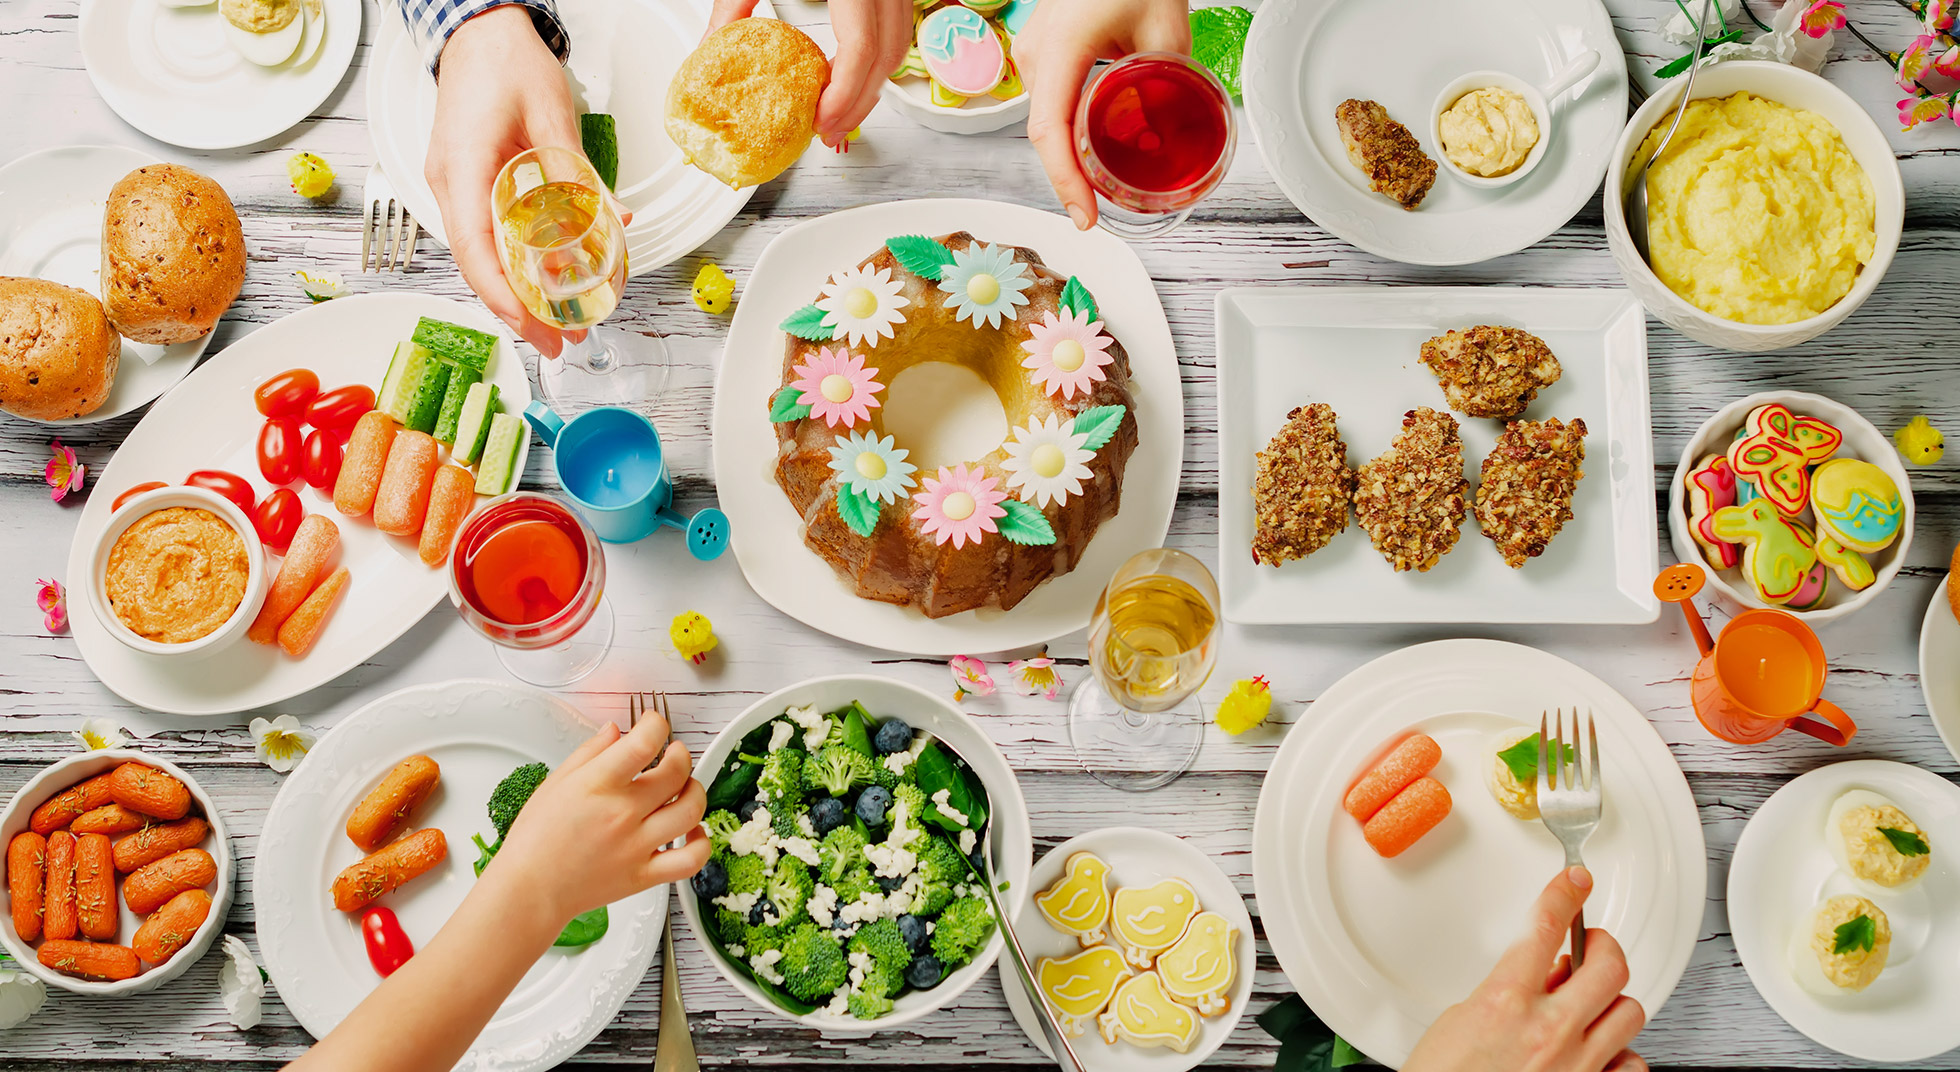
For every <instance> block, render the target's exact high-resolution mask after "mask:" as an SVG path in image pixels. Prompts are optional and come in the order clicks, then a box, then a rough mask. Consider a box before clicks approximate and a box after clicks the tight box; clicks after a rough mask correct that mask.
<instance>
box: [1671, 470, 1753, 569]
mask: <svg viewBox="0 0 1960 1072" xmlns="http://www.w3.org/2000/svg"><path fill="white" fill-rule="evenodd" d="M1735 485H1736V481H1735V468H1734V467H1733V466H1731V465H1729V457H1728V455H1726V454H1710V455H1708V456H1707V457H1705V458H1703V459H1702V460H1701V461H1700V462H1698V463H1696V465H1695V467H1694V468H1693V469H1690V470H1688V479H1687V485H1686V487H1685V489H1684V490H1685V491H1686V492H1687V499H1688V534H1689V535H1690V536H1693V537H1694V538H1695V543H1697V544H1699V545H1700V546H1701V553H1702V557H1703V558H1705V559H1707V560H1708V564H1709V565H1710V566H1713V567H1715V568H1716V569H1734V568H1735V567H1736V566H1737V565H1738V564H1740V563H1741V562H1742V548H1740V547H1737V546H1736V545H1735V544H1732V543H1730V542H1728V541H1727V540H1724V539H1721V538H1719V537H1717V536H1716V535H1715V530H1714V528H1713V527H1712V526H1711V523H1712V521H1713V519H1714V517H1715V511H1717V510H1720V509H1721V508H1723V507H1725V506H1736V505H1739V504H1738V503H1737V502H1736V496H1735V490H1736V488H1735Z"/></svg>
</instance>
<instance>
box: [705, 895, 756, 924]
mask: <svg viewBox="0 0 1960 1072" xmlns="http://www.w3.org/2000/svg"><path fill="white" fill-rule="evenodd" d="M761 896H762V891H761V890H750V891H749V892H747V893H724V894H722V895H721V896H720V897H717V898H715V906H716V907H717V908H726V909H728V910H729V911H730V912H737V913H740V914H741V915H742V916H743V918H747V917H748V914H749V909H751V908H754V907H755V902H756V899H757V898H759V897H761Z"/></svg>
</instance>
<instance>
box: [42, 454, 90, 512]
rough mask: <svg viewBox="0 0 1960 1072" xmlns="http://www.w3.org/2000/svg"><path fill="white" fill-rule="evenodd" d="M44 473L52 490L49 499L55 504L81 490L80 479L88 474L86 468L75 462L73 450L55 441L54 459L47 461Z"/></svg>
mask: <svg viewBox="0 0 1960 1072" xmlns="http://www.w3.org/2000/svg"><path fill="white" fill-rule="evenodd" d="M45 472H46V475H47V479H48V486H49V487H51V488H53V489H54V491H53V492H52V493H50V494H51V497H52V498H53V499H54V501H55V502H60V501H61V500H62V499H64V498H66V497H67V495H68V493H69V492H71V491H80V490H82V479H83V477H84V476H86V475H87V473H88V466H86V465H83V464H82V463H80V462H78V461H76V460H75V448H73V447H67V446H63V445H62V443H61V440H59V439H57V440H55V441H54V457H52V458H50V459H48V467H47V469H46V470H45Z"/></svg>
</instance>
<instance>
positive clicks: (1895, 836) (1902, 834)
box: [1878, 826, 1933, 856]
mask: <svg viewBox="0 0 1960 1072" xmlns="http://www.w3.org/2000/svg"><path fill="white" fill-rule="evenodd" d="M1878 832H1879V833H1881V834H1884V835H1885V840H1887V841H1889V842H1891V843H1892V851H1893V852H1896V853H1898V854H1899V855H1900V856H1924V855H1926V854H1927V853H1929V852H1931V851H1933V850H1932V848H1931V847H1929V846H1928V845H1927V844H1926V839H1925V838H1923V837H1920V836H1919V835H1918V834H1915V833H1913V832H1912V831H1910V830H1895V829H1893V828H1892V827H1889V826H1881V827H1879V828H1878Z"/></svg>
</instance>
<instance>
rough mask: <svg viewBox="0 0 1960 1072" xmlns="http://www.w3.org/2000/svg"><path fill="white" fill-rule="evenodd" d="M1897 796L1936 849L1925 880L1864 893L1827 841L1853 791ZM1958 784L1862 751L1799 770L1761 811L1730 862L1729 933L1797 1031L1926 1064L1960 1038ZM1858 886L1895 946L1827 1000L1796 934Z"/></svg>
mask: <svg viewBox="0 0 1960 1072" xmlns="http://www.w3.org/2000/svg"><path fill="white" fill-rule="evenodd" d="M1851 789H1867V790H1871V791H1873V792H1876V793H1879V794H1881V795H1883V796H1886V797H1890V798H1891V799H1892V802H1893V803H1895V804H1897V805H1898V806H1899V807H1900V808H1902V809H1904V810H1905V812H1906V814H1908V815H1910V816H1911V817H1912V820H1913V822H1914V823H1916V824H1918V826H1919V828H1920V829H1922V830H1924V831H1925V832H1926V840H1927V841H1928V842H1929V843H1931V845H1932V847H1933V862H1932V866H1931V867H1930V868H1928V869H1927V872H1926V874H1925V877H1924V878H1922V879H1921V880H1920V881H1919V882H1918V883H1917V884H1916V885H1914V886H1912V887H1911V888H1909V889H1907V890H1903V891H1899V892H1891V893H1881V894H1872V893H1869V892H1863V891H1860V890H1857V889H1855V888H1854V887H1853V886H1852V885H1851V881H1850V879H1848V878H1847V877H1846V876H1845V875H1844V874H1843V873H1842V872H1840V871H1839V870H1838V867H1837V864H1836V862H1835V861H1833V860H1832V859H1831V854H1830V851H1829V849H1827V848H1826V847H1825V841H1824V828H1825V822H1826V820H1827V818H1828V817H1829V814H1830V809H1831V804H1832V802H1833V801H1835V800H1837V798H1838V797H1839V796H1842V795H1843V794H1844V793H1845V792H1846V791H1847V790H1851ZM1956 849H1960V786H1955V785H1954V784H1953V783H1951V782H1948V781H1947V780H1946V779H1944V778H1941V777H1940V776H1939V775H1937V774H1933V773H1931V772H1929V771H1924V770H1921V769H1919V768H1918V767H1913V766H1909V765H1907V764H1904V763H1893V762H1890V761H1887V760H1877V759H1860V760H1851V761H1849V762H1845V763H1833V764H1830V765H1829V766H1825V767H1819V768H1817V769H1816V770H1813V771H1811V772H1809V773H1808V774H1804V775H1802V776H1801V777H1798V778H1794V779H1792V780H1791V781H1789V782H1787V783H1785V784H1784V786H1783V787H1782V788H1780V789H1778V790H1777V791H1776V792H1774V793H1772V794H1770V798H1769V799H1768V800H1765V801H1763V805H1762V807H1760V808H1757V809H1756V814H1754V815H1752V816H1750V817H1749V823H1748V825H1747V826H1744V827H1743V828H1742V836H1741V838H1739V839H1738V840H1737V841H1736V845H1735V856H1734V858H1733V859H1732V860H1731V861H1730V863H1729V886H1728V910H1729V932H1730V933H1731V934H1733V935H1734V936H1735V951H1736V955H1737V956H1739V957H1741V958H1742V966H1743V968H1744V969H1745V970H1747V971H1748V973H1749V981H1750V983H1752V984H1754V985H1755V987H1756V991H1757V993H1759V994H1761V995H1762V996H1763V1000H1764V1001H1766V1002H1768V1003H1769V1007H1770V1008H1772V1009H1775V1010H1776V1014H1777V1015H1778V1016H1781V1017H1783V1019H1784V1020H1786V1021H1788V1022H1789V1024H1790V1026H1791V1027H1794V1028H1796V1029H1797V1030H1798V1031H1801V1032H1803V1033H1804V1034H1805V1035H1807V1036H1809V1037H1810V1038H1811V1039H1812V1040H1813V1041H1815V1042H1817V1043H1819V1044H1821V1045H1824V1046H1829V1047H1830V1048H1831V1049H1833V1050H1836V1051H1838V1052H1839V1053H1842V1054H1846V1055H1849V1056H1851V1057H1857V1058H1861V1059H1863V1060H1866V1061H1885V1062H1888V1063H1890V1062H1901V1061H1917V1060H1920V1059H1922V1058H1927V1057H1932V1056H1935V1055H1937V1054H1942V1053H1945V1052H1946V1051H1948V1050H1950V1049H1953V1048H1954V1047H1955V1046H1960V1018H1956V1017H1955V1016H1954V1015H1953V1010H1954V1009H1956V1008H1960V867H1956V866H1955V864H1954V861H1953V853H1954V852H1955V850H1956ZM1841 893H1859V894H1860V895H1861V896H1865V897H1869V898H1871V900H1872V901H1873V903H1875V904H1877V905H1878V906H1879V907H1880V908H1881V909H1883V910H1884V911H1885V914H1886V917H1887V919H1888V920H1889V921H1890V922H1891V924H1892V952H1891V955H1890V956H1889V957H1888V958H1887V960H1886V966H1885V971H1884V974H1882V975H1880V976H1879V978H1878V980H1877V981H1876V982H1874V983H1872V984H1871V985H1870V986H1869V987H1867V988H1865V989H1864V990H1862V991H1858V992H1856V993H1847V994H1841V995H1835V996H1832V997H1829V998H1823V997H1818V996H1817V995H1814V994H1812V993H1810V992H1809V991H1807V990H1805V989H1803V988H1802V987H1801V986H1799V985H1798V984H1797V981H1796V979H1795V978H1793V977H1792V975H1791V962H1792V955H1793V950H1792V949H1791V948H1790V947H1791V936H1792V934H1794V933H1796V932H1797V931H1798V929H1799V928H1803V927H1805V926H1807V924H1808V921H1809V913H1810V909H1812V908H1814V907H1815V906H1816V904H1817V902H1819V901H1821V900H1823V899H1824V898H1826V897H1831V896H1835V895H1837V894H1841Z"/></svg>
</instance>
